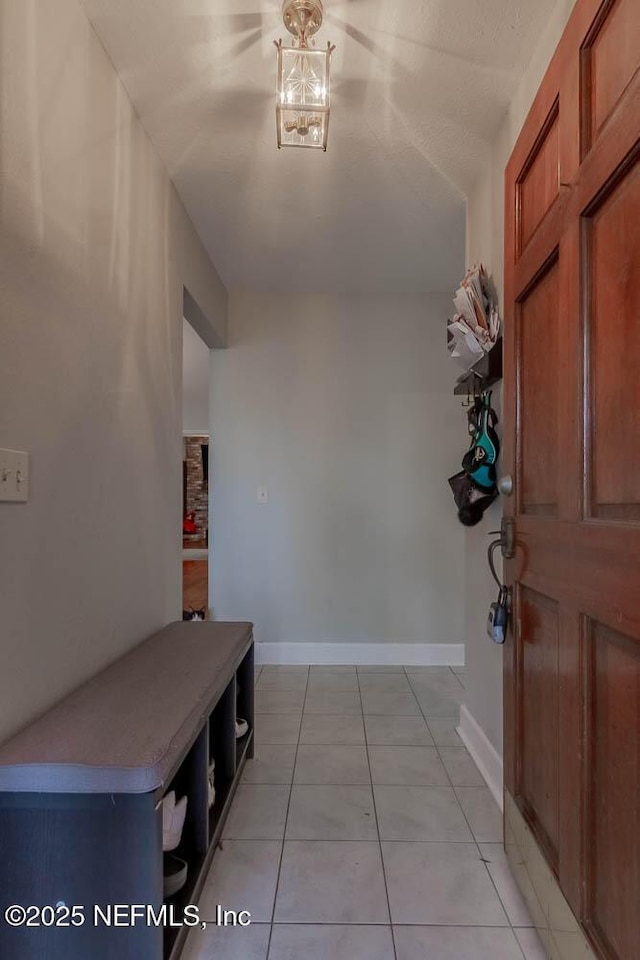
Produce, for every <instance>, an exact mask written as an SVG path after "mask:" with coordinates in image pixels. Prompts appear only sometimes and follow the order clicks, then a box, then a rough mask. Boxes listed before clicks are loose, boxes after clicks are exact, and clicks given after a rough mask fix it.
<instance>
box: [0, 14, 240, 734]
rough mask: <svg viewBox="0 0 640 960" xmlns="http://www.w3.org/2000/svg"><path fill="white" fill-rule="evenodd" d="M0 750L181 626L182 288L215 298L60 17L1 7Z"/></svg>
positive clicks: (218, 335) (78, 19)
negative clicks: (17, 466) (23, 457)
mask: <svg viewBox="0 0 640 960" xmlns="http://www.w3.org/2000/svg"><path fill="white" fill-rule="evenodd" d="M0 44H1V47H0V142H1V144H2V151H1V153H0V446H2V447H13V448H16V449H19V450H28V451H29V452H30V453H31V456H32V461H31V465H32V485H31V499H30V501H29V503H28V504H26V505H14V504H4V503H0V544H1V545H2V549H1V550H0V658H1V663H2V667H1V669H0V738H2V737H3V736H5V735H9V734H10V733H11V732H12V731H14V730H15V729H16V728H17V727H19V726H20V725H22V724H23V723H24V722H26V721H27V720H28V719H29V718H31V717H32V716H34V715H35V714H37V713H39V712H41V711H43V710H44V709H45V708H46V707H47V706H49V705H50V704H51V703H52V702H54V701H55V700H57V699H58V698H59V697H60V696H61V695H63V694H64V693H66V692H67V691H68V690H69V689H71V688H72V687H74V686H75V685H77V684H78V683H79V682H81V681H82V680H84V679H85V678H86V677H87V676H88V675H90V674H92V673H93V672H95V671H96V670H97V669H98V668H99V667H101V666H102V665H104V664H106V663H107V662H109V661H111V660H113V659H115V658H116V657H117V656H118V655H119V654H120V653H121V652H123V651H124V650H126V649H127V648H128V647H130V646H131V645H133V644H135V643H137V642H138V641H140V640H141V639H143V638H144V637H145V636H146V635H147V634H149V633H150V632H152V631H153V630H154V629H156V628H157V627H159V626H161V625H162V624H164V623H165V622H166V621H167V620H170V619H173V618H175V617H176V616H178V615H179V611H180V509H181V495H180V489H181V470H180V465H181V458H182V450H181V442H182V441H181V433H182V387H181V379H182V310H183V284H185V285H186V286H187V287H188V288H189V290H190V291H191V294H192V295H193V297H194V298H195V300H196V301H197V303H198V304H199V305H200V308H201V310H202V312H203V314H202V315H203V317H204V316H206V317H207V318H208V321H207V322H208V324H209V327H210V330H209V335H210V339H211V341H212V342H213V341H215V342H220V341H222V340H223V339H224V335H225V326H226V291H225V290H224V287H223V285H222V283H221V281H220V279H219V277H218V275H217V274H216V272H215V270H214V269H213V267H212V266H211V263H210V261H209V259H208V257H207V255H206V253H205V251H204V248H203V247H202V245H201V244H200V242H199V240H198V238H197V236H196V234H195V231H194V229H193V227H192V225H191V222H190V221H189V219H188V218H187V216H186V214H185V212H184V209H183V208H182V206H181V204H180V202H179V200H178V198H177V195H176V193H175V191H174V189H173V187H172V184H171V183H170V181H169V179H168V177H167V176H166V174H165V172H164V170H163V168H162V166H161V164H160V162H159V160H158V158H157V156H156V154H155V152H154V150H153V148H152V146H151V144H150V142H149V140H148V138H147V136H146V134H145V133H144V131H143V129H142V127H141V125H140V123H139V122H138V120H137V118H136V116H135V113H134V111H133V109H132V106H131V103H130V101H129V99H128V97H127V95H126V93H125V90H124V88H123V86H122V84H121V83H120V81H119V80H118V78H117V76H116V74H115V72H114V70H113V67H112V66H111V63H110V61H109V60H108V58H107V56H106V54H105V52H104V49H103V47H102V46H101V44H100V42H99V41H98V39H97V38H96V36H95V34H94V32H93V30H92V28H91V27H90V25H89V23H88V21H87V19H86V17H85V15H84V13H83V10H82V7H81V6H80V4H79V3H78V0H55V3H51V2H49V0H28V2H27V0H25V2H16V0H0Z"/></svg>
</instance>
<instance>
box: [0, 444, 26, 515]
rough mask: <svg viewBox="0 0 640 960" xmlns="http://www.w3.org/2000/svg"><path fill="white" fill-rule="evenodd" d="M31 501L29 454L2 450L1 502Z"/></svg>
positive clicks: (0, 453)
mask: <svg viewBox="0 0 640 960" xmlns="http://www.w3.org/2000/svg"><path fill="white" fill-rule="evenodd" d="M28 499H29V454H28V453H25V452H24V451H23V450H0V502H5V503H26V502H27V500H28Z"/></svg>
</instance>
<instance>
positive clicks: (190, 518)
mask: <svg viewBox="0 0 640 960" xmlns="http://www.w3.org/2000/svg"><path fill="white" fill-rule="evenodd" d="M182 532H183V533H197V532H198V527H197V526H196V515H195V513H188V514H187V516H186V517H185V518H184V519H183V521H182Z"/></svg>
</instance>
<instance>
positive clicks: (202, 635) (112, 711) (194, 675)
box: [0, 622, 252, 793]
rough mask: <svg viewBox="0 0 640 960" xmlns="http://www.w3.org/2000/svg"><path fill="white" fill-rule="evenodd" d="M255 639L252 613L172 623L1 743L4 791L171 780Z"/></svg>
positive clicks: (156, 785)
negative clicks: (228, 619)
mask: <svg viewBox="0 0 640 960" xmlns="http://www.w3.org/2000/svg"><path fill="white" fill-rule="evenodd" d="M251 643H252V626H251V624H250V623H209V622H204V623H200V622H195V623H193V622H187V623H183V622H179V623H172V624H170V625H169V626H168V627H165V629H164V630H161V631H160V632H159V633H157V634H154V635H153V636H152V637H150V638H149V639H148V640H145V642H144V643H142V644H140V646H138V647H136V648H135V649H134V650H132V651H131V652H130V653H127V654H126V655H125V656H124V657H122V658H121V659H120V660H117V661H116V662H115V663H113V664H112V665H111V666H109V667H107V668H106V669H105V670H103V671H102V672H101V673H99V674H97V675H96V676H95V677H93V678H92V679H91V680H89V681H88V682H87V683H85V684H84V685H83V686H81V687H79V688H78V689H77V690H75V691H74V692H73V693H72V694H70V696H68V697H66V698H65V699H64V700H62V701H61V702H60V703H58V704H57V705H56V706H55V707H54V708H53V709H52V710H50V711H49V712H48V713H46V714H44V715H43V716H42V717H40V719H38V720H36V721H35V722H34V723H32V724H31V725H30V726H28V727H26V728H25V729H24V730H22V731H21V732H20V733H18V734H17V735H16V736H15V737H13V738H12V739H11V740H9V741H7V743H5V744H4V745H3V746H2V747H0V791H10V792H22V791H26V792H38V793H147V792H150V791H153V790H156V789H164V788H165V787H166V786H167V785H168V778H169V777H170V776H172V774H173V770H174V768H175V764H176V763H177V762H178V761H179V759H180V758H181V756H182V755H183V754H184V752H185V750H186V749H187V748H188V746H189V744H190V743H191V742H192V741H193V739H194V737H195V735H196V734H197V732H198V730H199V729H201V727H202V726H203V723H204V721H205V719H206V717H207V716H208V715H209V713H210V711H211V709H212V707H213V705H214V704H215V702H216V701H217V700H218V698H219V697H220V695H221V694H222V692H223V691H224V689H225V687H226V686H227V684H228V682H229V680H230V679H231V677H232V675H233V673H234V671H235V670H236V669H237V667H238V665H239V663H240V661H241V660H242V658H243V656H244V655H245V653H246V652H247V650H248V649H249V647H250V645H251Z"/></svg>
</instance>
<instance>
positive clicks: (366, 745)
mask: <svg viewBox="0 0 640 960" xmlns="http://www.w3.org/2000/svg"><path fill="white" fill-rule="evenodd" d="M356 682H357V684H358V694H359V696H360V708H361V710H362V729H363V730H364V748H365V750H366V753H367V764H368V766H369V780H370V782H371V800H372V802H373V815H374V817H375V818H376V832H377V834H378V849H379V851H380V865H381V867H382V879H383V880H384V891H385V894H386V897H387V910H388V912H389V929H390V930H391V943H392V945H393V956H394V958H395V960H398V951H397V948H396V934H395V930H394V926H393V914H392V913H391V901H390V899H389V884H388V883H387V870H386V867H385V863H384V852H383V850H382V837H381V836H380V823H379V821H378V807H377V804H376V794H375V790H374V789H373V771H372V770H371V757H370V756H369V738H368V737H367V725H366V723H365V719H364V717H365V714H364V704H363V702H362V690H361V688H360V676H359V674H358V669H357V667H356Z"/></svg>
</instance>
